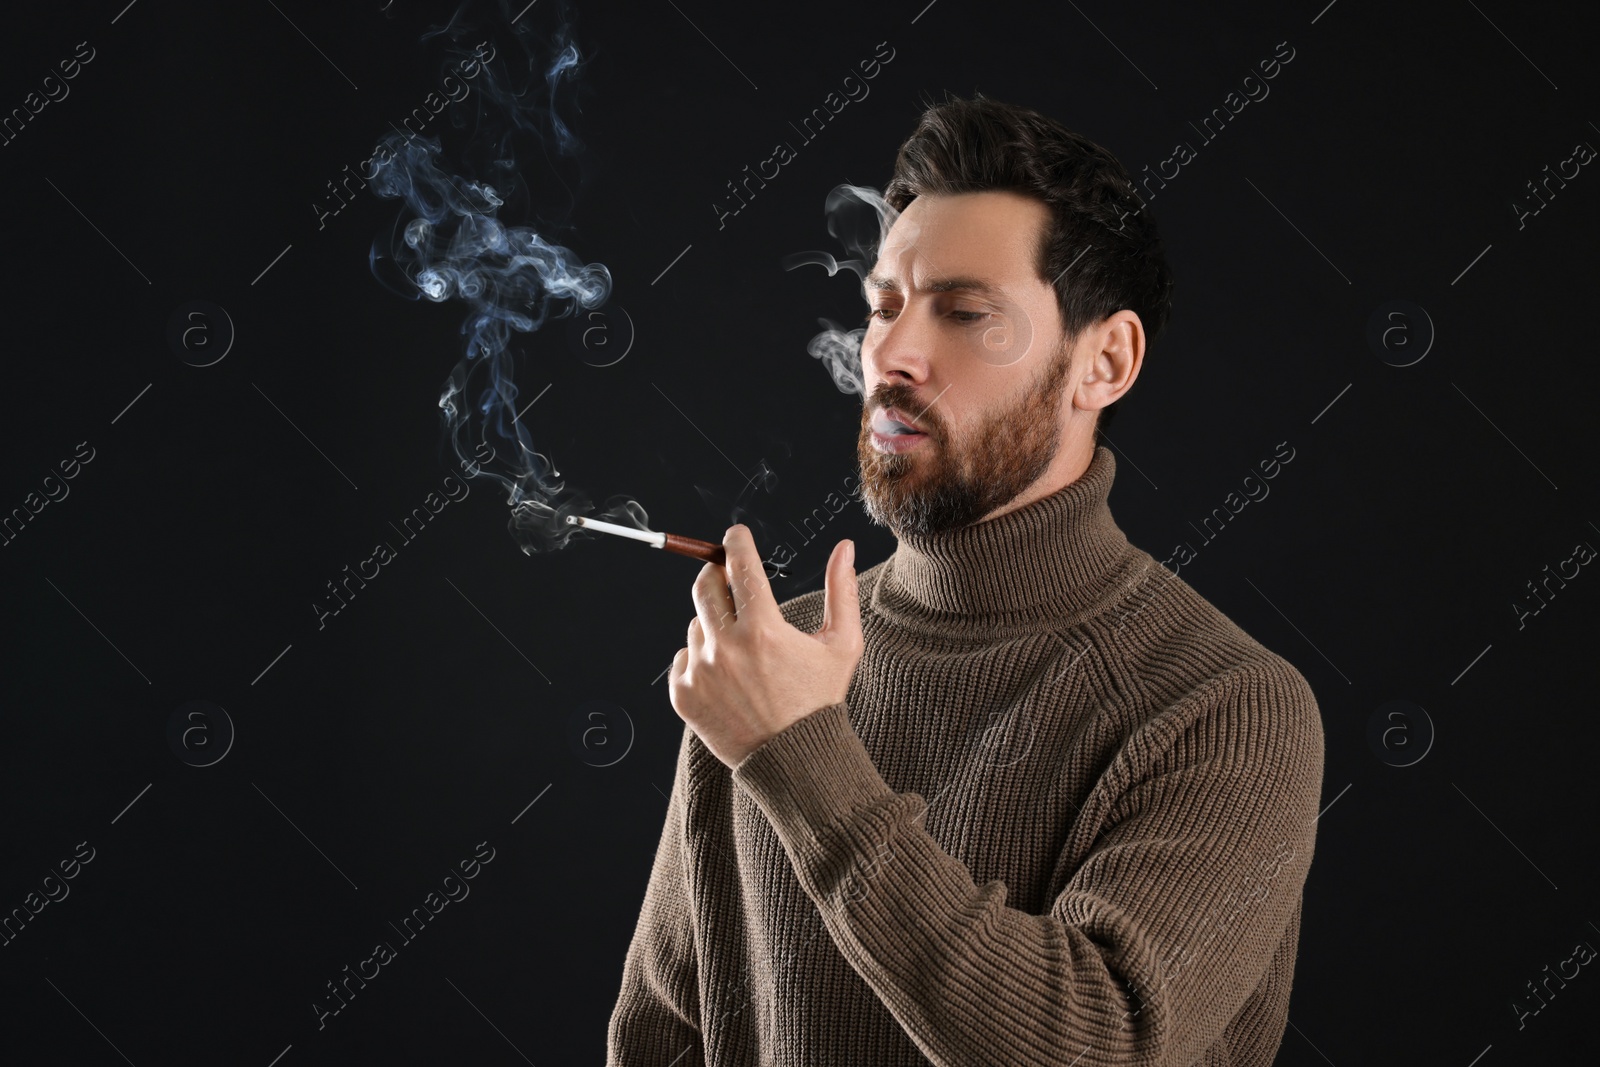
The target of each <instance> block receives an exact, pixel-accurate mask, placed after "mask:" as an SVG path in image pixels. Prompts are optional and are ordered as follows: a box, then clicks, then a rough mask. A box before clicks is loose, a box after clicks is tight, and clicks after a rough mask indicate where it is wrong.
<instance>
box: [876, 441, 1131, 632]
mask: <svg viewBox="0 0 1600 1067" xmlns="http://www.w3.org/2000/svg"><path fill="white" fill-rule="evenodd" d="M1116 470H1117V464H1116V460H1115V458H1114V457H1113V455H1112V453H1111V450H1110V449H1108V448H1106V447H1105V446H1104V445H1097V446H1096V447H1095V450H1094V455H1093V457H1092V458H1091V459H1090V461H1089V467H1088V469H1087V470H1086V471H1084V473H1083V475H1082V476H1081V477H1080V478H1078V480H1077V481H1075V482H1072V483H1070V484H1069V485H1065V486H1063V487H1062V488H1060V489H1058V490H1057V491H1056V492H1054V493H1052V494H1050V495H1049V496H1047V497H1044V498H1042V499H1040V500H1036V501H1034V502H1033V503H1031V504H1026V505H1024V506H1023V507H1020V508H1017V509H1015V510H1014V511H1008V512H1006V513H1005V514H1004V515H1001V516H999V517H997V518H994V519H990V520H989V521H987V522H980V523H975V524H973V525H971V526H963V527H961V528H960V529H957V530H949V531H946V532H943V533H936V534H932V535H927V536H923V535H908V536H905V537H902V538H900V539H899V545H898V547H897V548H896V549H895V551H894V553H893V554H892V555H891V556H890V557H889V558H888V559H887V560H885V561H884V562H883V564H882V567H881V570H880V572H879V574H878V578H877V581H876V582H875V583H874V585H873V588H872V590H871V592H870V596H869V603H870V605H871V608H872V610H874V611H876V612H877V613H878V614H879V615H880V616H882V617H884V618H885V619H886V620H888V621H890V622H892V623H893V624H894V625H895V626H897V627H899V628H902V629H907V630H913V631H918V632H921V633H927V634H933V635H939V636H961V637H971V636H980V635H981V636H987V637H1007V636H1016V635H1018V634H1021V633H1029V632H1038V631H1039V630H1040V629H1042V628H1057V627H1064V626H1070V625H1072V624H1074V623H1075V622H1077V621H1079V620H1080V619H1082V618H1086V617H1087V616H1089V615H1093V614H1095V613H1096V612H1098V611H1100V610H1103V609H1104V608H1105V607H1107V606H1109V605H1110V604H1111V603H1112V602H1113V601H1115V600H1116V599H1118V598H1119V597H1120V596H1121V595H1122V594H1123V593H1124V592H1125V587H1126V586H1127V585H1128V584H1129V583H1130V582H1131V581H1132V580H1134V579H1136V578H1137V577H1138V576H1139V575H1140V574H1141V573H1143V571H1144V570H1145V568H1146V567H1147V566H1148V564H1149V557H1148V555H1147V554H1146V553H1145V552H1143V551H1142V550H1140V549H1138V548H1135V547H1134V546H1133V545H1131V544H1130V543H1129V542H1128V539H1127V537H1126V536H1125V535H1124V534H1123V532H1122V530H1121V528H1119V527H1118V526H1117V524H1116V522H1115V521H1114V520H1113V519H1112V517H1111V509H1110V507H1109V506H1108V504H1107V497H1108V496H1109V494H1110V492H1111V482H1112V479H1113V477H1114V476H1115V475H1116Z"/></svg>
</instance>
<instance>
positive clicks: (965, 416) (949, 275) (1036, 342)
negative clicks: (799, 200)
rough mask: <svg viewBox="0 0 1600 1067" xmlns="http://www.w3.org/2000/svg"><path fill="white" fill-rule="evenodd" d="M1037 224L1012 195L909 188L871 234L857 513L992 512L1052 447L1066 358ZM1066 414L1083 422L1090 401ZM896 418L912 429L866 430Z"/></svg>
mask: <svg viewBox="0 0 1600 1067" xmlns="http://www.w3.org/2000/svg"><path fill="white" fill-rule="evenodd" d="M1048 223H1049V209H1048V208H1046V207H1045V206H1044V205H1043V204H1041V203H1039V202H1038V201H1036V200H1032V199H1030V198H1028V197H1024V196H1022V195H1020V194H1016V193H1010V192H983V193H964V194H961V195H957V196H936V197H929V196H919V197H918V198H917V199H915V200H913V201H912V202H911V203H910V204H908V205H907V206H906V210H905V211H904V212H903V213H902V214H901V215H900V217H899V218H898V219H897V220H896V221H895V223H894V226H893V228H892V229H891V230H890V232H889V235H888V238H887V239H886V240H885V241H884V245H883V249H882V250H881V252H880V254H879V256H878V261H877V264H876V265H875V266H874V268H873V272H872V273H871V274H870V275H869V276H868V278H867V283H866V297H867V302H868V303H869V304H870V305H871V314H870V316H869V320H868V326H867V332H866V336H865V338H864V339H863V341H862V345H861V370H862V378H863V384H864V387H865V388H864V389H863V396H864V397H865V403H864V405H863V409H862V418H861V431H860V435H859V437H858V439H857V442H856V451H857V455H858V458H859V460H860V464H861V497H862V501H863V503H864V504H865V505H866V509H867V513H868V515H869V516H870V517H871V518H872V520H873V521H874V522H877V523H879V524H880V525H884V526H888V527H889V528H890V529H892V530H894V532H895V533H896V534H897V535H900V536H904V535H905V534H909V533H916V534H929V533H937V532H941V531H945V530H952V529H956V528H958V527H961V526H967V525H970V524H972V523H975V522H980V521H982V520H984V519H986V518H992V517H993V516H994V515H995V514H997V513H998V512H1000V511H1001V510H1002V509H1005V505H1007V504H1009V503H1011V502H1012V501H1013V500H1015V499H1017V498H1018V497H1019V496H1021V495H1023V494H1024V492H1025V491H1026V490H1028V489H1029V488H1030V487H1032V486H1034V485H1035V483H1036V482H1038V481H1039V480H1040V478H1041V477H1042V476H1044V475H1045V474H1046V472H1047V471H1048V470H1049V469H1050V468H1051V466H1052V462H1053V461H1055V460H1056V458H1057V454H1058V452H1059V450H1060V447H1061V435H1062V431H1063V428H1064V425H1065V423H1066V420H1067V419H1068V418H1070V417H1072V415H1073V411H1072V408H1071V406H1070V405H1068V406H1067V408H1066V410H1065V411H1063V398H1064V396H1065V395H1066V394H1067V393H1068V392H1069V391H1070V389H1069V388H1068V387H1067V380H1068V376H1069V372H1071V371H1072V370H1073V369H1074V367H1073V363H1072V360H1071V359H1070V357H1071V354H1072V353H1071V351H1070V350H1069V346H1067V345H1066V344H1065V343H1064V342H1065V336H1064V333H1063V330H1062V326H1061V315H1060V311H1059V309H1058V307H1057V304H1056V295H1055V290H1054V289H1052V288H1051V286H1050V285H1049V284H1047V283H1046V282H1045V281H1043V280H1042V279H1040V278H1039V276H1038V274H1037V273H1036V268H1035V264H1036V262H1037V260H1036V258H1035V257H1036V250H1037V242H1038V240H1039V239H1040V235H1041V234H1042V233H1043V232H1044V227H1045V226H1046V225H1047V224H1048ZM1074 384H1075V383H1074ZM1077 415H1078V416H1079V417H1084V418H1087V419H1089V420H1090V423H1091V425H1092V420H1093V418H1094V416H1095V412H1093V411H1087V412H1077ZM896 420H897V421H899V422H900V423H902V424H909V425H914V426H915V427H916V428H917V429H919V430H921V431H922V433H920V434H916V435H903V434H891V433H884V432H879V431H880V430H883V431H888V430H893V429H895V428H896V427H894V426H892V425H891V421H896ZM1039 495H1042V494H1039Z"/></svg>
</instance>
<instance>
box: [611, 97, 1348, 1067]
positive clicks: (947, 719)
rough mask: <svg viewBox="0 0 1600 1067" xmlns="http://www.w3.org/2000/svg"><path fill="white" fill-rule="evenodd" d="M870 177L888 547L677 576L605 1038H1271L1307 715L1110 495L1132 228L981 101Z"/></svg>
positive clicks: (746, 560)
mask: <svg viewBox="0 0 1600 1067" xmlns="http://www.w3.org/2000/svg"><path fill="white" fill-rule="evenodd" d="M886 202H887V208H888V211H887V213H886V218H885V224H886V227H887V230H888V232H887V234H886V236H885V237H884V239H883V240H882V242H881V243H880V248H879V250H878V256H877V262H876V264H875V265H874V269H873V272H872V273H871V274H870V275H869V276H868V277H867V279H866V282H867V284H866V295H867V297H868V301H869V303H870V305H871V314H870V316H869V324H868V326H867V327H866V332H865V335H864V337H863V340H862V345H861V353H860V355H861V373H862V385H863V391H862V392H863V397H864V399H865V403H864V405H863V411H862V422H861V431H860V438H859V441H858V450H859V453H860V462H861V474H862V478H861V486H860V493H861V497H862V500H863V502H864V504H865V506H866V508H867V511H868V513H869V515H870V516H871V517H872V518H873V519H874V521H876V522H878V523H881V524H884V525H886V526H888V527H890V528H891V529H893V531H894V532H895V534H896V536H897V539H898V545H897V548H896V550H895V552H894V553H893V554H892V555H891V556H890V557H889V558H888V559H887V560H884V561H883V562H882V563H879V564H878V565H876V566H874V567H872V568H870V569H868V570H866V571H864V572H862V573H861V574H860V575H859V577H858V576H857V575H856V574H855V571H854V560H853V549H852V546H851V545H850V544H849V542H840V543H839V544H838V545H837V546H836V547H835V550H834V553H833V555H832V557H831V558H830V560H829V563H828V569H827V575H826V580H825V581H826V584H825V587H824V589H823V590H820V591H817V592H813V593H809V594H806V595H804V596H800V597H796V598H794V599H792V600H789V601H787V602H785V603H783V604H781V605H780V604H778V603H777V602H776V601H775V600H774V598H773V595H772V592H771V589H770V587H769V586H768V585H767V581H766V576H765V573H764V572H763V570H762V564H761V561H760V559H759V556H758V553H757V551H756V546H755V545H754V543H753V541H752V538H751V535H750V532H749V531H748V530H747V529H746V528H745V527H743V526H735V527H733V528H731V529H730V530H729V531H728V533H727V535H726V537H725V539H724V544H725V545H726V548H727V559H728V563H727V567H726V570H724V568H722V567H718V566H714V565H709V564H708V565H707V566H706V568H705V569H704V570H703V571H702V572H701V575H700V577H699V578H698V579H697V580H696V582H695V584H694V588H693V599H694V602H695V607H696V611H697V614H696V618H695V620H694V621H693V622H692V623H691V624H690V627H689V637H688V642H689V643H688V647H687V648H685V649H683V650H681V651H680V652H679V653H678V656H677V658H676V659H675V660H674V662H673V667H672V671H671V675H670V687H671V693H672V702H673V706H674V708H675V709H676V710H677V711H678V714H679V715H680V716H681V717H682V718H683V719H684V720H685V723H686V726H685V730H684V735H683V741H682V744H681V746H680V749H679V756H678V763H677V772H676V777H675V779H674V782H673V788H672V795H671V798H670V803H669V805H668V810H667V817H666V825H665V828H664V829H663V832H662V837H661V843H660V847H659V849H658V851H657V853H656V857H655V863H654V866H653V868H652V871H651V875H650V882H649V886H648V889H647V892H646V896H645V901H644V907H643V911H642V913H641V915H640V918H639V924H638V927H637V930H636V932H635V934H634V938H633V941H632V944H631V946H630V948H629V951H628V954H627V958H626V961H625V963H624V967H623V976H622V988H621V995H620V997H619V999H618V1001H617V1004H616V1007H615V1010H614V1012H613V1014H612V1018H611V1023H610V1027H609V1031H608V1063H610V1064H618V1065H620V1064H627V1065H647V1064H648V1065H660V1067H667V1065H674V1067H688V1065H690V1064H697V1065H698V1064H709V1065H726V1067H733V1065H749V1067H756V1065H758V1064H759V1065H766V1064H793V1065H796V1067H799V1065H816V1067H843V1065H856V1064H861V1065H872V1067H898V1065H913V1064H927V1063H933V1064H939V1065H941V1067H957V1065H972V1064H1006V1065H1011V1067H1017V1065H1029V1064H1039V1065H1044V1064H1059V1065H1061V1067H1068V1065H1077V1067H1090V1065H1104V1064H1148V1065H1170V1067H1183V1065H1189V1064H1197V1065H1198V1064H1205V1065H1207V1067H1221V1065H1231V1067H1266V1065H1268V1064H1270V1063H1271V1062H1272V1060H1273V1056H1274V1053H1275V1052H1276V1050H1277V1048H1278V1045H1279V1043H1280V1041H1281V1039H1282V1036H1283V1032H1284V1025H1285V1022H1286V1020H1287V1017H1288V1003H1289V989H1290V982H1291V979H1292V977H1293V971H1294V962H1295V953H1296V946H1297V939H1298V933H1299V925H1300V906H1301V891H1302V887H1303V885H1304V882H1305V878H1306V873H1307V868H1308V865H1309V863H1310V860H1311V854H1312V847H1313V844H1314V841H1315V823H1316V816H1317V806H1318V800H1319V796H1320V792H1321V779H1322V759H1323V735H1322V726H1321V721H1320V717H1319V714H1318V710H1317V705H1316V701H1315V698H1314V696H1313V694H1312V692H1311V689H1310V687H1309V686H1308V685H1307V683H1306V681H1305V679H1304V678H1303V677H1302V676H1301V675H1300V674H1299V672H1297V671H1296V670H1295V669H1294V668H1293V667H1292V666H1291V665H1289V664H1288V663H1287V662H1285V661H1284V660H1282V659H1281V658H1279V657H1278V656H1276V655H1274V654H1273V653H1271V652H1270V651H1268V650H1267V649H1265V648H1263V647H1262V646H1261V645H1259V644H1258V643H1256V642H1255V641H1254V640H1252V639H1251V638H1250V637H1249V636H1247V635H1246V634H1245V633H1243V632H1242V631H1241V630H1239V629H1238V627H1236V626H1235V625H1234V624H1233V623H1231V622H1230V621H1229V620H1228V619H1227V618H1226V617H1224V616H1223V615H1222V614H1221V613H1219V612H1218V611H1217V610H1216V609H1215V608H1214V607H1212V606H1211V605H1210V604H1209V603H1207V602H1206V601H1205V600H1204V599H1202V598H1201V597H1200V596H1199V594H1197V593H1196V592H1195V591H1194V590H1193V589H1191V588H1190V587H1189V585H1188V584H1187V583H1186V582H1184V581H1183V580H1181V579H1180V578H1178V577H1177V575H1176V574H1174V573H1173V572H1172V571H1170V570H1168V569H1166V568H1165V567H1163V566H1161V565H1160V564H1158V563H1157V562H1156V561H1155V560H1154V559H1153V558H1152V557H1150V556H1149V555H1148V554H1147V553H1145V552H1143V551H1141V550H1139V549H1137V548H1135V547H1133V546H1132V545H1130V544H1129V543H1128V541H1127V539H1126V537H1125V536H1124V535H1123V534H1122V532H1121V530H1120V529H1119V528H1118V527H1117V525H1116V523H1115V522H1114V521H1113V519H1112V517H1111V513H1110V511H1109V509H1108V507H1107V504H1106V500H1107V495H1108V493H1109V491H1110V488H1111V483H1112V477H1113V474H1114V472H1115V463H1114V460H1113V457H1112V453H1111V452H1110V451H1109V450H1107V449H1106V448H1104V447H1099V446H1097V445H1096V443H1095V431H1096V423H1097V420H1098V419H1099V418H1100V417H1101V414H1102V412H1104V410H1105V409H1106V408H1107V407H1108V406H1109V405H1111V404H1113V403H1114V402H1116V401H1117V400H1118V399H1119V398H1120V397H1121V396H1122V395H1123V394H1124V393H1126V392H1127V391H1128V389H1129V388H1130V387H1131V386H1132V384H1133V382H1134V380H1135V378H1137V376H1138V374H1139V370H1140V367H1141V366H1142V363H1143V358H1144V353H1145V349H1146V346H1147V344H1148V341H1149V338H1148V337H1147V335H1146V331H1147V329H1148V330H1149V331H1150V332H1151V334H1152V335H1153V334H1155V333H1158V332H1159V331H1160V329H1161V327H1162V325H1163V324H1164V322H1165V319H1166V315H1167V311H1168V306H1169V299H1170V289H1171V282H1170V277H1169V274H1168V271H1167V268H1166V265H1165V263H1164V260H1163V254H1162V251H1161V244H1160V240H1159V238H1158V237H1157V235H1156V232H1155V228H1154V222H1153V220H1151V218H1150V217H1149V214H1148V213H1147V212H1145V211H1143V210H1142V205H1141V204H1140V203H1139V201H1138V199H1137V192H1136V191H1135V190H1134V189H1133V186H1132V183H1131V182H1129V181H1128V178H1127V175H1126V172H1125V171H1124V169H1123V168H1122V167H1121V165H1120V164H1119V163H1117V161H1116V160H1115V159H1114V158H1113V157H1112V156H1111V155H1110V154H1109V153H1108V152H1106V151H1105V150H1104V149H1101V148H1099V147H1098V146H1096V145H1094V144H1092V143H1090V142H1088V141H1085V140H1084V139H1083V138H1081V137H1078V136H1077V135H1074V134H1072V133H1069V132H1068V131H1066V130H1064V129H1062V128H1061V127H1060V126H1059V125H1057V124H1056V123H1054V122H1052V121H1050V120H1048V119H1046V118H1044V117H1043V116H1041V115H1038V114H1037V113H1035V112H1031V111H1027V110H1024V109H1020V108H1015V107H1010V106H1007V105H1004V104H1000V103H998V102H996V101H993V100H987V99H984V98H982V97H981V96H980V97H979V98H978V99H976V100H973V101H964V100H952V101H948V102H946V103H944V104H942V105H938V106H935V107H932V108H930V109H929V110H928V111H927V112H925V113H924V115H923V117H922V119H921V121H920V123H919V125H918V127H917V129H916V130H915V131H914V132H913V134H912V135H911V137H910V138H909V139H908V140H907V141H906V143H905V144H904V145H903V146H902V147H901V150H900V153H899V156H898V159H897V162H896V169H895V174H894V177H893V180H892V181H891V182H890V184H889V186H888V189H887V190H886Z"/></svg>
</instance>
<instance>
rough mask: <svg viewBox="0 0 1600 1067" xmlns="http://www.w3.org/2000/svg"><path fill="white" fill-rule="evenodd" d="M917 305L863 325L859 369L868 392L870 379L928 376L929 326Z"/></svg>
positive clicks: (923, 378)
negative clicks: (865, 331) (890, 317)
mask: <svg viewBox="0 0 1600 1067" xmlns="http://www.w3.org/2000/svg"><path fill="white" fill-rule="evenodd" d="M919 310H920V309H915V308H914V307H911V308H901V309H899V310H898V311H897V312H896V313H895V315H894V317H893V319H891V320H889V321H887V322H878V321H876V320H874V321H873V323H872V324H871V325H870V326H869V327H868V328H867V335H866V337H865V338H864V339H863V343H862V346H861V370H862V373H863V374H864V375H865V377H866V385H867V392H868V394H869V395H870V393H871V391H872V386H873V384H874V382H876V381H878V380H883V379H887V380H890V381H898V382H906V383H921V382H924V381H926V380H927V378H928V359H929V355H930V353H931V351H932V344H933V329H932V325H933V324H932V323H931V321H929V316H928V315H927V314H926V313H922V314H919V313H918V311H919Z"/></svg>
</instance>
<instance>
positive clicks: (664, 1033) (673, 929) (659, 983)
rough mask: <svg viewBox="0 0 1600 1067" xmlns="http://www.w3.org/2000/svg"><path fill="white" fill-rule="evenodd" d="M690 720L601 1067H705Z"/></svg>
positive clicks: (680, 751)
mask: <svg viewBox="0 0 1600 1067" xmlns="http://www.w3.org/2000/svg"><path fill="white" fill-rule="evenodd" d="M688 749H689V727H688V726H687V725H685V727H684V735H683V739H682V741H681V742H680V744H679V747H678V764H677V770H676V771H675V772H674V774H673V780H672V795H671V797H669V798H668V801H667V816H666V822H665V825H664V826H663V827H662V830H661V842H660V844H659V845H658V846H657V848H656V855H655V860H654V862H653V863H652V865H651V868H650V880H649V883H648V884H647V885H646V887H645V895H644V905H643V907H642V908H641V910H640V912H639V923H638V925H637V926H636V927H635V928H634V932H633V940H632V942H631V943H630V944H629V946H628V954H627V956H626V958H625V959H624V961H623V965H622V991H621V993H620V994H619V996H618V998H617V1003H616V1006H615V1007H614V1008H613V1009H612V1012H611V1021H610V1023H609V1025H608V1028H607V1033H606V1067H667V1065H668V1064H670V1065H671V1067H704V1064H705V1051H704V1046H703V1044H702V1043H701V1034H700V993H699V984H698V983H699V963H698V959H697V955H696V953H697V948H696V944H695V936H694V925H693V923H692V921H691V919H690V907H689V891H688V882H687V879H686V877H685V874H684V849H685V846H684V832H683V830H684V807H685V804H686V803H687V799H688V789H689V778H688V773H689V758H688V757H689V751H688Z"/></svg>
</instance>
